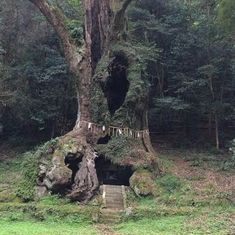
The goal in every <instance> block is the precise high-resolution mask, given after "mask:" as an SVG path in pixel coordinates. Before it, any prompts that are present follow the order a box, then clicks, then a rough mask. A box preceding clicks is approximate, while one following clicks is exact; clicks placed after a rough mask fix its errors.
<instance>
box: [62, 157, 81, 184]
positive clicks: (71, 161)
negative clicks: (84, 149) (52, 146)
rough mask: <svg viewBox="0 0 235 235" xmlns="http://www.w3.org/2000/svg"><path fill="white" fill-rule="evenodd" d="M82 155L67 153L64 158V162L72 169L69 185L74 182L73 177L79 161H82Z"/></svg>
mask: <svg viewBox="0 0 235 235" xmlns="http://www.w3.org/2000/svg"><path fill="white" fill-rule="evenodd" d="M82 157H83V156H78V155H77V154H74V153H68V154H67V155H66V156H65V158H64V164H65V165H66V166H67V167H68V168H69V169H70V170H71V171H72V176H71V185H72V184H73V183H74V178H75V176H76V173H77V171H78V170H79V163H80V162H81V161H82Z"/></svg>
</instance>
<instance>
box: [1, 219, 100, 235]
mask: <svg viewBox="0 0 235 235" xmlns="http://www.w3.org/2000/svg"><path fill="white" fill-rule="evenodd" d="M0 228H1V229H0V235H9V234H11V235H45V234H46V235H79V234H81V235H96V234H98V233H97V231H96V230H95V228H94V227H93V226H92V225H89V224H68V223H63V222H57V223H45V222H44V223H42V222H30V221H24V222H6V221H0Z"/></svg>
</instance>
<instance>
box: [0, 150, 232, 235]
mask: <svg viewBox="0 0 235 235" xmlns="http://www.w3.org/2000/svg"><path fill="white" fill-rule="evenodd" d="M174 155H175V156H176V157H178V158H179V157H181V159H182V158H184V159H186V160H187V163H188V165H190V166H191V167H194V168H193V169H196V171H195V174H186V175H187V177H184V178H182V176H183V174H182V175H181V174H177V176H176V175H174V172H173V171H172V169H174V167H175V162H174ZM160 158H161V159H160V161H161V165H162V167H163V168H164V170H165V172H166V173H165V175H163V176H162V177H160V178H158V179H156V180H155V184H156V190H155V193H154V196H152V197H146V198H138V197H135V196H134V194H133V193H132V192H130V193H128V204H129V206H130V210H129V213H128V215H124V216H123V221H122V222H121V223H120V224H118V225H113V226H110V227H111V229H113V230H114V231H115V232H117V234H119V235H140V234H141V235H145V234H146V235H161V234H162V235H171V234H172V235H173V234H174V235H177V234H179V235H190V234H192V235H197V234H199V235H206V234H213V235H214V234H215V235H220V234H221V235H223V234H224V235H228V234H235V224H234V221H235V203H233V202H232V201H231V199H233V198H234V195H233V193H232V192H230V191H222V192H219V191H217V188H216V187H215V184H214V182H213V181H210V182H209V181H208V182H207V185H203V184H202V186H203V187H202V188H200V190H199V189H195V188H194V184H195V183H200V182H203V181H204V180H206V181H207V180H208V179H207V178H206V175H205V174H203V173H206V171H207V170H208V169H210V170H212V168H215V169H217V171H216V172H218V169H219V166H220V164H221V161H218V159H219V158H217V159H216V160H215V161H214V158H215V156H213V155H212V154H203V153H200V154H199V155H198V154H197V153H196V152H189V151H183V150H182V151H171V152H170V151H168V152H167V153H166V152H165V153H163V154H162V155H161V154H160ZM221 160H222V161H223V158H221ZM21 162H22V158H20V157H18V158H11V159H7V160H6V161H0V235H9V234H12V235H28V234H30V235H45V234H47V235H51V234H53V235H54V234H55V235H60V234H61V235H62V234H63V235H73V234H76V235H80V234H81V235H93V234H99V235H100V234H104V233H103V232H102V231H97V229H96V228H95V226H94V224H93V223H92V216H93V213H96V212H97V210H98V202H95V201H93V202H92V203H90V204H89V205H86V206H84V205H80V204H76V203H70V202H69V201H68V200H65V199H63V198H60V197H59V196H56V195H54V196H47V197H44V198H43V199H41V200H38V201H34V202H30V203H22V202H21V201H20V200H19V199H17V197H16V196H15V195H14V190H15V188H16V187H17V185H18V183H19V181H20V180H21V170H22V167H21V164H20V163H21ZM178 167H179V169H180V170H182V168H180V166H178ZM208 167H209V168H208ZM189 169H191V168H189ZM197 169H198V170H199V171H197ZM178 173H181V172H178ZM189 173H191V172H190V171H189ZM221 174H223V173H221ZM226 174H228V172H226V173H224V175H223V177H226ZM3 186H4V187H3ZM228 199H229V200H228ZM234 202H235V201H234ZM110 234H112V233H110Z"/></svg>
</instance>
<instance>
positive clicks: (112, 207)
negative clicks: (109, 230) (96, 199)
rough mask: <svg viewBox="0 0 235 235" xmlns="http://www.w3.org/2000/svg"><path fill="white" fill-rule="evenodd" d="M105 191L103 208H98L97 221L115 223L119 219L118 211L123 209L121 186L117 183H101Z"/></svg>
mask: <svg viewBox="0 0 235 235" xmlns="http://www.w3.org/2000/svg"><path fill="white" fill-rule="evenodd" d="M103 190H104V191H105V194H103V196H104V203H105V205H104V206H105V208H102V209H101V210H100V215H99V222H101V223H116V222H119V221H120V219H121V216H120V212H121V211H123V210H124V198H123V187H122V186H119V185H103V186H102V193H103Z"/></svg>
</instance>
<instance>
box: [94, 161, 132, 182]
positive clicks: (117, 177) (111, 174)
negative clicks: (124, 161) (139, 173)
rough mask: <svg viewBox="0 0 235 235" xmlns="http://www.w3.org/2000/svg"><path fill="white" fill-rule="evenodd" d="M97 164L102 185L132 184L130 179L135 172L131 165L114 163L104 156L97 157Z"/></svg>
mask: <svg viewBox="0 0 235 235" xmlns="http://www.w3.org/2000/svg"><path fill="white" fill-rule="evenodd" d="M95 164H96V172H97V176H98V180H99V183H100V185H103V184H109V185H125V186H129V185H130V183H129V179H130V177H131V176H132V174H133V171H132V169H131V167H130V166H120V165H117V164H113V163H112V162H111V161H110V160H108V159H105V158H104V157H99V158H97V159H96V162H95Z"/></svg>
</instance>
